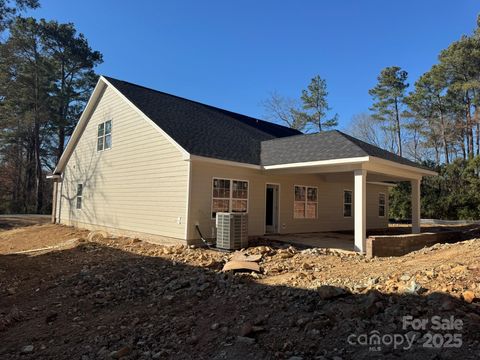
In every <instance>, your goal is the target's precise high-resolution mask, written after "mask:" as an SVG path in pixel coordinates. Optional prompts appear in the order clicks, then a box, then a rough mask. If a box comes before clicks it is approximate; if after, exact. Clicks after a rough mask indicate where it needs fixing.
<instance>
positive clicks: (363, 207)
mask: <svg viewBox="0 0 480 360" xmlns="http://www.w3.org/2000/svg"><path fill="white" fill-rule="evenodd" d="M354 177H355V188H354V204H355V212H354V217H355V219H354V221H355V251H358V252H362V253H364V252H365V251H366V249H367V247H366V242H367V196H366V195H367V194H366V193H367V170H365V169H359V170H355V171H354Z"/></svg>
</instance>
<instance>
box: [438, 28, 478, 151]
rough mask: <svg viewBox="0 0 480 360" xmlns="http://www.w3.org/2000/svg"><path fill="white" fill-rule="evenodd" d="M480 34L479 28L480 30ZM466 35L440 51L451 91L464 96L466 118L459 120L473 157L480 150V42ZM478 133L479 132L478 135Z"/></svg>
mask: <svg viewBox="0 0 480 360" xmlns="http://www.w3.org/2000/svg"><path fill="white" fill-rule="evenodd" d="M477 34H478V29H477ZM477 34H476V35H474V36H470V37H469V36H463V37H462V38H461V39H460V40H458V41H455V42H453V43H452V44H450V46H449V47H448V48H447V49H445V50H443V51H442V52H441V53H440V56H439V60H440V65H441V66H442V68H443V69H444V71H445V77H446V79H447V85H448V90H449V92H451V93H455V96H456V97H457V99H458V98H460V99H461V100H460V101H461V104H460V105H461V106H462V107H463V119H459V127H461V129H462V131H463V135H464V141H465V142H466V144H467V146H466V152H467V156H468V157H469V158H472V157H473V156H474V155H475V153H476V154H477V155H478V154H479V153H480V122H479V114H478V111H479V109H478V107H479V102H480V99H479V93H480V42H479V39H478V37H477ZM475 133H476V134H475ZM475 148H476V151H475Z"/></svg>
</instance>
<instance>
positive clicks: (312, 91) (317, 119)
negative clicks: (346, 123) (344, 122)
mask: <svg viewBox="0 0 480 360" xmlns="http://www.w3.org/2000/svg"><path fill="white" fill-rule="evenodd" d="M327 96H328V91H327V82H326V81H325V80H324V79H322V78H321V77H320V76H319V75H317V76H315V77H314V78H313V79H312V80H311V82H310V84H309V85H308V88H307V89H305V90H302V96H301V100H302V104H303V106H302V108H303V110H304V111H298V112H296V113H295V116H296V117H299V118H300V119H301V122H304V123H305V124H307V125H308V124H311V125H313V126H314V127H318V130H319V131H322V130H324V129H325V128H331V127H335V126H337V125H338V114H335V115H334V116H333V117H332V118H330V119H326V116H327V112H328V111H329V110H331V109H330V107H329V106H328V101H327Z"/></svg>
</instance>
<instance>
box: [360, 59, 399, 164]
mask: <svg viewBox="0 0 480 360" xmlns="http://www.w3.org/2000/svg"><path fill="white" fill-rule="evenodd" d="M407 77H408V73H407V72H406V71H404V70H402V69H401V68H400V67H398V66H391V67H387V68H385V69H383V70H382V71H381V73H380V75H379V76H378V78H377V80H378V83H377V85H376V86H375V87H374V88H372V89H370V91H369V94H370V95H371V96H372V97H373V99H374V103H373V105H372V107H371V108H370V110H372V111H373V117H374V118H375V119H377V120H379V121H384V122H388V123H390V126H389V129H390V130H391V131H392V132H393V133H394V134H395V135H396V146H397V153H398V155H400V156H402V140H403V139H402V127H401V119H400V114H401V111H402V109H401V108H402V105H403V99H404V97H405V91H406V89H407V87H408V83H407V82H406V81H407Z"/></svg>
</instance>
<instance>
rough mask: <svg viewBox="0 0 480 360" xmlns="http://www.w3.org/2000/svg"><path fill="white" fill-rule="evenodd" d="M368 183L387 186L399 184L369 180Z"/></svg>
mask: <svg viewBox="0 0 480 360" xmlns="http://www.w3.org/2000/svg"><path fill="white" fill-rule="evenodd" d="M367 184H371V185H380V186H387V187H395V186H397V184H392V183H388V182H383V181H367Z"/></svg>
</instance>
